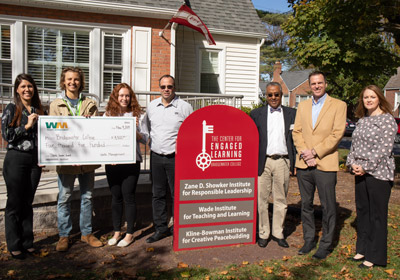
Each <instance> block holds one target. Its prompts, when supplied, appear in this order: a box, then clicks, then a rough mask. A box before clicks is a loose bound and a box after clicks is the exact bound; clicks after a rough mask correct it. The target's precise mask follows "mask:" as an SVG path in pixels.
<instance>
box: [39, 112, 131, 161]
mask: <svg viewBox="0 0 400 280" xmlns="http://www.w3.org/2000/svg"><path fill="white" fill-rule="evenodd" d="M38 146H39V147H38V153H39V164H41V165H73V164H80V165H87V164H106V163H107V164H112V163H135V162H136V118H134V117H118V118H113V117H109V118H103V117H91V118H85V117H55V116H40V117H39V121H38Z"/></svg>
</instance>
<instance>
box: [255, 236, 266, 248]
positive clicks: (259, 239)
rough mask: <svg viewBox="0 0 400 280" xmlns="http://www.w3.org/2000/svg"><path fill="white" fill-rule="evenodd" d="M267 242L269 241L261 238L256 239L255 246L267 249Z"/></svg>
mask: <svg viewBox="0 0 400 280" xmlns="http://www.w3.org/2000/svg"><path fill="white" fill-rule="evenodd" d="M268 242H269V239H264V238H261V237H260V238H258V240H257V244H258V246H260V247H261V248H265V247H267V245H268Z"/></svg>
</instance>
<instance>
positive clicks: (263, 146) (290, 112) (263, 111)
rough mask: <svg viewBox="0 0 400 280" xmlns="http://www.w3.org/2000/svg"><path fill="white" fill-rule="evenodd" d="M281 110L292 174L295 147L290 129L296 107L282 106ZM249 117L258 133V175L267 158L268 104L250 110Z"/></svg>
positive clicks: (262, 169)
mask: <svg viewBox="0 0 400 280" xmlns="http://www.w3.org/2000/svg"><path fill="white" fill-rule="evenodd" d="M282 111H283V119H284V123H285V139H286V146H287V150H288V156H289V161H290V171H291V172H292V174H293V171H294V166H295V159H296V148H295V147H294V144H293V139H292V130H293V125H294V120H295V118H296V109H293V108H289V107H285V106H282ZM250 117H251V118H252V119H253V121H254V122H255V124H256V126H257V129H258V134H259V141H260V142H259V151H258V176H260V175H261V174H262V173H263V171H264V167H265V162H266V160H267V155H266V151H267V145H268V106H263V107H260V108H257V109H254V110H252V111H251V112H250ZM291 126H292V127H291Z"/></svg>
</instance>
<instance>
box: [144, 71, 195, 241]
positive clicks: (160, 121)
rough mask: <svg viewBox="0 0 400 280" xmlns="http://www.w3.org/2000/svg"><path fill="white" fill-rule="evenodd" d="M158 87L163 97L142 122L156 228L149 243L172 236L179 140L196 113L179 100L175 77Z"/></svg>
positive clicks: (153, 104)
mask: <svg viewBox="0 0 400 280" xmlns="http://www.w3.org/2000/svg"><path fill="white" fill-rule="evenodd" d="M159 85H160V89H161V97H160V98H157V99H155V100H153V101H152V102H151V103H150V104H149V106H148V107H147V110H146V115H145V116H144V120H143V131H144V133H146V134H149V136H150V149H151V174H152V181H153V190H152V191H153V199H152V200H153V201H152V202H153V223H154V227H155V233H154V234H153V235H152V236H150V237H149V238H147V239H146V242H147V243H153V242H156V241H158V240H161V239H163V238H165V237H167V236H169V235H171V234H172V231H173V227H171V229H168V220H167V218H168V217H167V216H168V215H167V193H168V187H169V189H170V193H171V197H172V202H173V201H174V182H175V143H176V137H177V136H178V130H179V127H180V126H181V124H182V122H183V121H184V120H185V119H186V117H187V116H189V115H190V114H191V113H192V112H193V108H192V106H191V105H190V104H189V103H187V102H185V101H183V100H182V99H179V98H178V97H177V96H176V94H175V79H174V77H172V76H171V75H164V76H162V77H161V78H160V80H159ZM172 209H173V203H172Z"/></svg>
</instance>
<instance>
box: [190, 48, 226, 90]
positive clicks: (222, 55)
mask: <svg viewBox="0 0 400 280" xmlns="http://www.w3.org/2000/svg"><path fill="white" fill-rule="evenodd" d="M202 50H209V51H213V52H218V69H219V80H218V82H219V88H220V93H215V94H224V93H225V61H226V47H223V48H221V47H215V46H197V49H196V61H197V65H198V67H197V70H196V72H197V73H196V92H200V82H201V59H202V57H201V52H202Z"/></svg>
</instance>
